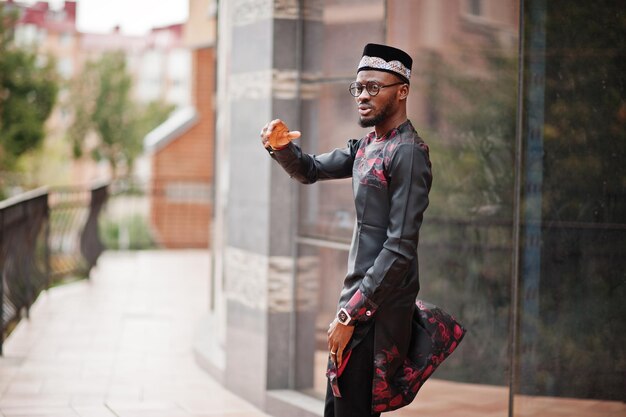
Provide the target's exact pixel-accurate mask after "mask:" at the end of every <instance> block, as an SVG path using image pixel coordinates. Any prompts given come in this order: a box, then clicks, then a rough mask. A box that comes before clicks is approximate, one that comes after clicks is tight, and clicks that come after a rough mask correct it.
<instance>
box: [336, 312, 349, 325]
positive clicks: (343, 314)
mask: <svg viewBox="0 0 626 417" xmlns="http://www.w3.org/2000/svg"><path fill="white" fill-rule="evenodd" d="M337 318H338V319H339V322H340V323H345V322H346V321H348V320H350V317H348V313H346V312H345V311H343V310H341V311H340V312H339V314H337Z"/></svg>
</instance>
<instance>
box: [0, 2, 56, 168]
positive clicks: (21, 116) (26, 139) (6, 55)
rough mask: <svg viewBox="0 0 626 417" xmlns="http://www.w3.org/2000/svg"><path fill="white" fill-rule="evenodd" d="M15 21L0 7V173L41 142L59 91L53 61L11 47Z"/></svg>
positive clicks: (1, 5) (11, 166)
mask: <svg viewBox="0 0 626 417" xmlns="http://www.w3.org/2000/svg"><path fill="white" fill-rule="evenodd" d="M16 19H17V16H16V14H15V13H10V12H7V11H6V10H5V6H4V5H3V4H0V170H1V171H8V170H12V169H15V164H16V161H17V158H18V157H20V156H21V155H23V154H25V153H26V152H28V151H30V150H32V149H35V148H37V147H38V146H39V145H40V144H41V143H42V141H43V139H44V137H45V130H44V123H45V121H46V120H47V119H48V116H49V115H50V113H51V112H52V108H53V107H54V105H55V102H56V98H57V92H58V88H59V87H58V81H57V74H56V71H55V62H54V60H52V59H51V58H48V59H45V60H41V59H39V57H38V56H37V55H36V54H35V52H33V51H29V50H25V49H20V48H17V47H16V46H15V45H14V43H13V28H14V25H15V22H16ZM40 61H45V63H44V64H43V65H42V64H41V63H40Z"/></svg>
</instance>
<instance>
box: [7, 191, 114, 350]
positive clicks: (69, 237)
mask: <svg viewBox="0 0 626 417" xmlns="http://www.w3.org/2000/svg"><path fill="white" fill-rule="evenodd" d="M107 187H108V186H107V185H106V184H102V185H98V186H95V187H93V188H91V189H86V188H81V187H56V188H49V189H47V188H42V189H37V190H34V191H31V192H27V193H24V194H21V195H18V196H16V197H13V198H10V199H8V200H5V201H2V202H0V274H1V277H0V278H1V280H0V284H1V285H0V301H1V302H0V355H1V354H2V341H3V340H4V338H5V336H6V335H8V334H9V333H10V331H11V330H12V329H13V327H14V326H15V325H16V324H17V322H18V321H19V320H20V318H21V317H23V316H25V317H28V314H29V310H30V307H31V306H32V304H33V303H34V301H35V300H36V298H37V296H38V295H39V293H40V292H41V291H43V290H44V289H46V288H49V287H50V286H52V285H55V284H56V283H58V282H60V281H63V280H65V279H67V278H69V277H88V276H89V271H90V270H91V268H92V267H93V266H94V265H95V263H96V261H97V259H98V257H99V256H100V254H101V253H102V252H103V250H104V245H103V244H102V242H101V241H100V238H99V233H98V217H99V215H100V212H101V210H102V208H103V206H104V203H105V202H106V200H107V194H108V189H107Z"/></svg>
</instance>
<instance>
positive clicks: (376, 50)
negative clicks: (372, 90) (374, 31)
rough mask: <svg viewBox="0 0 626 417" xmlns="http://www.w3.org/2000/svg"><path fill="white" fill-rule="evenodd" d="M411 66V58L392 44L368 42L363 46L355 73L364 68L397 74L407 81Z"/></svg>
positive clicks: (409, 76)
mask: <svg viewBox="0 0 626 417" xmlns="http://www.w3.org/2000/svg"><path fill="white" fill-rule="evenodd" d="M412 66H413V59H411V57H410V56H409V54H407V53H406V52H404V51H403V50H401V49H398V48H394V47H393V46H387V45H379V44H376V43H368V44H367V45H365V48H363V56H362V57H361V61H360V62H359V67H358V69H357V73H358V72H359V71H364V70H375V71H385V72H390V73H392V74H396V75H399V76H400V78H402V79H403V80H404V81H406V82H407V83H409V79H410V78H411V67H412Z"/></svg>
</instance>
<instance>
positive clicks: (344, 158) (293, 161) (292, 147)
mask: <svg viewBox="0 0 626 417" xmlns="http://www.w3.org/2000/svg"><path fill="white" fill-rule="evenodd" d="M359 143H360V140H357V139H351V140H349V141H348V145H347V146H346V147H345V148H338V149H335V150H333V151H331V152H328V153H324V154H321V155H309V154H306V153H304V152H302V149H300V147H299V146H298V145H296V144H294V143H293V142H290V143H289V145H287V146H286V147H285V148H282V149H280V150H275V151H273V152H272V157H273V158H274V159H275V160H276V161H277V162H278V163H279V164H280V166H281V167H283V169H284V170H285V171H286V172H287V173H288V174H289V176H291V177H292V178H294V179H296V180H298V181H300V182H301V183H303V184H312V183H314V182H316V181H318V180H328V179H340V178H349V177H351V176H352V165H353V164H354V157H355V155H356V151H357V149H358V147H359Z"/></svg>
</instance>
